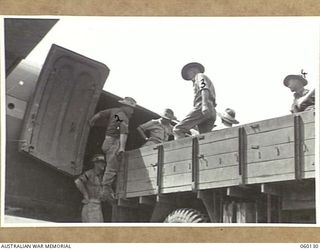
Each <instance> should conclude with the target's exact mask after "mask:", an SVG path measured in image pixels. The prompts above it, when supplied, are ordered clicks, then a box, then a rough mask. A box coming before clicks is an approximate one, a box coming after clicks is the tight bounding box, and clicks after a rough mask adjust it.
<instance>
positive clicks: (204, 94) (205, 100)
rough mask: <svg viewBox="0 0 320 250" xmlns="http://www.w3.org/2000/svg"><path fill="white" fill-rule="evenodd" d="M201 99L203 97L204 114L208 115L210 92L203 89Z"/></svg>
mask: <svg viewBox="0 0 320 250" xmlns="http://www.w3.org/2000/svg"><path fill="white" fill-rule="evenodd" d="M201 97H202V109H201V111H202V113H203V114H206V113H207V112H208V111H209V105H208V103H209V91H208V90H207V89H203V90H202V91H201Z"/></svg>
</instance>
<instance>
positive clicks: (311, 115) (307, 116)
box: [298, 110, 315, 124]
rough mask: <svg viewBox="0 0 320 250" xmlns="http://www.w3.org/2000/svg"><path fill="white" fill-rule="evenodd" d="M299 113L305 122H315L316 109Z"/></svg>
mask: <svg viewBox="0 0 320 250" xmlns="http://www.w3.org/2000/svg"><path fill="white" fill-rule="evenodd" d="M298 115H299V116H300V117H301V119H302V121H303V123H304V124H306V123H314V122H315V111H314V110H312V111H305V112H301V113H299V114H298Z"/></svg>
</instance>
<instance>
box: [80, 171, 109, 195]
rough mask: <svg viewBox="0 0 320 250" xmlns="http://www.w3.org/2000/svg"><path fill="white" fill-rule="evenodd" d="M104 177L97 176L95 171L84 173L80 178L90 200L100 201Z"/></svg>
mask: <svg viewBox="0 0 320 250" xmlns="http://www.w3.org/2000/svg"><path fill="white" fill-rule="evenodd" d="M102 177H103V175H97V174H96V173H95V172H94V170H93V169H90V170H88V171H86V172H84V173H83V174H82V175H80V176H79V177H78V180H80V181H81V182H82V183H83V184H84V185H85V187H86V189H87V191H88V195H89V199H90V200H91V201H92V200H96V201H100V194H101V191H102Z"/></svg>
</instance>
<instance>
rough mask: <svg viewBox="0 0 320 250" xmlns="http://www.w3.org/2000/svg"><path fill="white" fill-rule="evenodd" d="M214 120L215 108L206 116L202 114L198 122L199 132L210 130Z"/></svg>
mask: <svg viewBox="0 0 320 250" xmlns="http://www.w3.org/2000/svg"><path fill="white" fill-rule="evenodd" d="M215 121H216V110H215V109H212V111H211V112H210V114H208V115H207V116H202V119H201V121H200V123H199V124H198V128H199V133H200V134H203V133H207V132H210V131H211V130H212V129H213V128H214V123H215Z"/></svg>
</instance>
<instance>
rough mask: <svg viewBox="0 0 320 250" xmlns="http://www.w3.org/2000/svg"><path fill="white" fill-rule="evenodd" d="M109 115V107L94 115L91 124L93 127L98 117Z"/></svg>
mask: <svg viewBox="0 0 320 250" xmlns="http://www.w3.org/2000/svg"><path fill="white" fill-rule="evenodd" d="M109 115H110V111H109V110H107V109H106V110H102V111H100V112H98V113H96V114H95V115H94V116H92V118H91V119H90V120H89V125H90V126H91V127H92V126H93V125H94V124H95V122H96V121H97V120H98V119H100V118H102V117H108V116H109Z"/></svg>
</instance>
